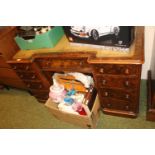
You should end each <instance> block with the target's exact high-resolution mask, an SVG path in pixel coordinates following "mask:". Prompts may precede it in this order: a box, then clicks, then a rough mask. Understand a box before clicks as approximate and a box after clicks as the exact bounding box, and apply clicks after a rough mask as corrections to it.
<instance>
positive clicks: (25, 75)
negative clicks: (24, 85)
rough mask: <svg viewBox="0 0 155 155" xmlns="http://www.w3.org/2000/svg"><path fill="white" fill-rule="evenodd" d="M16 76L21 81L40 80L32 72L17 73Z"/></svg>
mask: <svg viewBox="0 0 155 155" xmlns="http://www.w3.org/2000/svg"><path fill="white" fill-rule="evenodd" d="M17 74H18V76H19V77H20V78H21V79H23V80H39V79H40V78H39V77H38V76H37V75H36V74H35V73H33V72H17Z"/></svg>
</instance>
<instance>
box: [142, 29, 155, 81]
mask: <svg viewBox="0 0 155 155" xmlns="http://www.w3.org/2000/svg"><path fill="white" fill-rule="evenodd" d="M154 37H155V26H145V37H144V38H145V39H144V40H145V41H144V50H145V63H144V64H143V66H142V77H141V78H142V79H147V71H148V70H149V68H150V64H151V56H152V52H155V46H154V40H155V39H154Z"/></svg>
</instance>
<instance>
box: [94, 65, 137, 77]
mask: <svg viewBox="0 0 155 155" xmlns="http://www.w3.org/2000/svg"><path fill="white" fill-rule="evenodd" d="M94 72H95V73H96V74H114V75H136V74H137V73H138V72H139V66H138V65H124V64H122V65H116V64H112V65H111V64H103V65H96V66H94Z"/></svg>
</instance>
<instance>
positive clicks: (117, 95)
mask: <svg viewBox="0 0 155 155" xmlns="http://www.w3.org/2000/svg"><path fill="white" fill-rule="evenodd" d="M98 92H99V93H100V95H101V96H102V97H103V98H105V99H111V98H113V99H118V100H123V101H128V102H131V103H132V102H135V100H136V99H137V92H136V91H133V90H132V91H127V90H124V91H123V90H117V89H99V90H98Z"/></svg>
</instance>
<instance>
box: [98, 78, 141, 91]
mask: <svg viewBox="0 0 155 155" xmlns="http://www.w3.org/2000/svg"><path fill="white" fill-rule="evenodd" d="M96 83H97V87H98V88H120V89H129V90H131V89H135V88H137V87H138V86H139V79H138V77H136V76H124V77H123V76H115V75H109V76H108V75H107V76H106V75H98V76H96Z"/></svg>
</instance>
